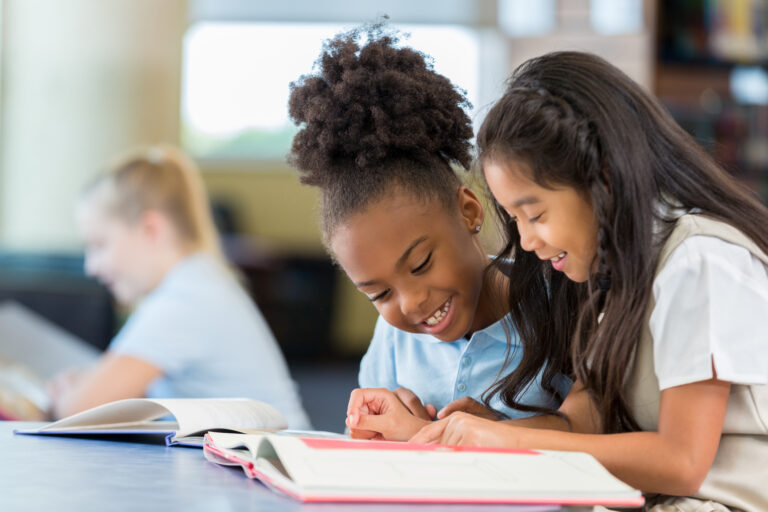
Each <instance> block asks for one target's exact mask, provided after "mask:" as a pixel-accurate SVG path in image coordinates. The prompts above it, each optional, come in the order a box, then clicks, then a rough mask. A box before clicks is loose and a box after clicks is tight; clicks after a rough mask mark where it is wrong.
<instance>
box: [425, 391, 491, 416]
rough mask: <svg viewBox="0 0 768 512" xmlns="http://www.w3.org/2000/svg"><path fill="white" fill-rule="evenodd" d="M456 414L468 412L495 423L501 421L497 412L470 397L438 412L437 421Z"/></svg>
mask: <svg viewBox="0 0 768 512" xmlns="http://www.w3.org/2000/svg"><path fill="white" fill-rule="evenodd" d="M454 412H466V413H469V414H472V415H474V416H478V417H480V418H485V419H487V420H493V421H497V420H499V419H500V418H499V415H498V413H497V412H496V411H494V410H493V409H489V408H488V407H486V406H484V405H483V404H481V403H480V402H478V401H477V400H475V399H473V398H470V397H468V396H465V397H464V398H459V399H458V400H454V401H453V402H451V403H449V404H448V405H446V406H445V407H443V408H442V409H440V410H439V411H438V412H437V419H439V420H442V419H443V418H447V417H448V416H450V415H451V414H452V413H454Z"/></svg>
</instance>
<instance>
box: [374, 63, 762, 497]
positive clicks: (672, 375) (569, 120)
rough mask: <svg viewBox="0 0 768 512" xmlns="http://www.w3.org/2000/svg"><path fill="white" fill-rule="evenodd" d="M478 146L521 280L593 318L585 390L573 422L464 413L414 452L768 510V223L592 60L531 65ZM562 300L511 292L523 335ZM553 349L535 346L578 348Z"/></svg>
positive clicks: (683, 138)
mask: <svg viewBox="0 0 768 512" xmlns="http://www.w3.org/2000/svg"><path fill="white" fill-rule="evenodd" d="M478 145H479V148H480V160H481V163H482V169H483V173H484V176H485V179H486V181H487V184H488V186H489V188H490V190H491V192H492V193H493V195H494V197H495V199H496V201H497V202H498V205H499V206H500V209H501V214H502V216H503V218H504V220H505V221H506V225H507V232H508V240H509V245H508V247H507V252H505V254H510V255H511V257H512V258H514V261H515V263H514V266H515V267H516V268H515V274H516V275H517V274H523V275H527V274H532V275H536V276H538V280H539V281H540V282H544V283H550V284H552V283H554V279H555V278H556V277H557V276H561V275H565V276H567V277H568V279H569V280H570V283H567V286H569V287H571V288H575V289H580V290H581V292H582V293H580V294H576V295H575V297H576V299H575V300H573V301H571V302H570V303H569V304H568V305H569V307H567V308H561V309H559V310H556V311H559V312H560V314H562V315H568V314H572V315H577V318H578V325H577V328H576V329H575V333H574V336H573V338H572V339H571V347H570V354H571V357H572V363H573V369H574V373H575V376H576V382H575V383H574V386H573V388H572V390H571V392H570V394H569V395H568V397H567V398H566V399H565V401H564V402H563V404H562V406H561V407H560V409H559V413H560V415H545V416H541V417H539V418H537V419H529V420H528V421H527V423H526V424H525V425H521V424H516V422H515V421H511V422H508V423H500V422H493V423H492V422H487V421H484V420H482V419H478V418H474V417H471V416H468V415H465V414H462V413H456V414H454V415H452V416H451V417H449V418H448V419H446V420H443V421H441V422H437V423H434V424H432V425H429V426H427V427H426V428H424V429H423V430H422V431H421V432H420V433H419V434H418V435H416V436H415V437H414V438H413V440H414V441H417V442H432V441H440V442H443V443H449V444H471V445H482V446H503V447H514V448H540V449H555V450H578V451H586V452H589V453H591V454H592V455H594V456H595V457H596V458H597V459H598V460H599V461H600V462H602V463H603V464H604V465H605V466H606V467H607V468H608V469H609V470H610V471H611V472H612V473H613V474H614V475H616V476H617V477H619V478H621V479H622V480H624V481H626V482H627V483H629V484H630V485H633V486H635V487H637V488H639V489H641V490H643V491H645V492H647V493H652V494H650V495H649V497H648V501H647V503H648V505H647V508H649V509H653V510H659V511H667V510H669V511H699V510H702V511H704V510H706V511H710V510H715V511H721V510H729V509H730V508H731V507H732V508H733V509H737V510H747V511H752V512H757V511H764V510H768V488H767V487H766V482H768V331H767V330H766V324H765V321H766V320H765V319H766V318H768V270H767V267H768V256H767V255H766V254H767V253H768V209H766V207H765V206H763V205H762V204H761V203H760V202H759V201H758V200H757V199H756V198H755V197H753V195H752V194H750V193H749V192H747V191H746V189H744V188H743V187H742V186H740V185H739V184H737V183H736V181H735V180H734V179H733V178H732V177H730V176H729V175H727V174H726V173H725V172H724V171H723V170H722V169H721V168H720V167H719V166H718V165H717V164H715V163H714V162H713V161H712V160H711V159H710V158H709V157H708V156H707V154H706V153H705V152H704V151H703V150H702V149H701V148H700V147H699V146H698V145H697V144H696V143H695V142H694V141H693V139H692V138H691V137H690V136H689V135H687V134H686V133H685V132H684V131H683V130H682V129H681V128H680V127H679V126H678V125H677V124H676V123H675V122H674V120H673V119H672V118H671V117H670V115H669V114H668V113H667V112H666V111H665V110H664V109H663V107H661V105H660V104H659V103H658V102H657V101H656V100H655V99H654V98H652V97H651V96H650V95H649V94H648V93H647V92H645V91H644V90H643V89H641V88H640V87H639V86H638V85H637V84H635V83H634V82H632V81H631V80H630V79H629V78H628V77H627V76H626V75H624V74H623V73H622V72H620V71H619V70H618V69H616V68H615V67H614V66H612V65H610V64H608V63H607V62H605V61H604V60H602V59H600V58H598V57H596V56H593V55H589V54H583V53H576V52H563V53H553V54H548V55H544V56H542V57H540V58H536V59H532V60H530V61H528V62H526V63H525V64H523V65H522V66H521V67H520V68H518V70H517V71H516V72H515V73H514V75H513V77H512V78H511V80H510V82H509V86H508V89H507V91H506V94H505V95H504V97H503V98H502V99H501V100H500V101H499V102H498V103H497V104H496V105H495V106H494V107H493V108H492V109H491V111H490V112H489V114H488V116H487V118H486V119H485V121H484V123H483V125H482V128H481V129H480V133H479V134H478ZM510 251H511V252H510ZM550 291H551V292H552V297H553V300H559V301H561V302H563V303H564V304H565V303H567V301H566V300H565V299H563V298H562V297H560V296H559V293H560V290H559V289H558V287H557V286H550ZM545 294H547V287H534V288H525V287H523V286H520V285H519V284H518V283H517V282H515V281H514V280H513V281H511V283H510V287H509V301H510V307H511V309H512V311H513V316H514V318H515V322H516V324H518V325H520V324H521V323H523V324H526V325H532V326H540V325H541V324H542V322H545V321H550V320H553V318H544V317H543V316H542V314H541V313H540V312H539V311H538V310H537V307H536V304H537V300H543V299H542V296H543V295H545ZM554 320H556V318H555V319H554ZM552 334H553V333H551V332H550V331H547V330H546V329H541V328H536V329H533V330H526V331H523V332H522V333H521V337H522V340H523V346H524V347H525V349H536V347H541V349H542V350H545V351H551V350H554V349H553V348H552V347H558V346H559V347H562V348H561V350H563V351H565V350H567V347H568V340H567V339H563V338H560V337H558V336H556V335H552ZM515 377H516V378H517V377H520V376H519V375H518V376H515ZM516 385H517V382H516V381H514V380H512V379H510V380H508V381H507V383H506V387H507V388H508V389H514V388H515V386H516ZM365 423H366V422H365V421H363V422H360V424H361V425H365ZM521 426H528V427H530V426H535V427H540V428H521ZM363 428H364V427H363Z"/></svg>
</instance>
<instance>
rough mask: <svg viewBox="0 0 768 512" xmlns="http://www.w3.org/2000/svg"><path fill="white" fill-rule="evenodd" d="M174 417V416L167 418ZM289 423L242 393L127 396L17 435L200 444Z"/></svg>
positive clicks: (22, 431) (274, 411) (268, 406)
mask: <svg viewBox="0 0 768 512" xmlns="http://www.w3.org/2000/svg"><path fill="white" fill-rule="evenodd" d="M168 416H173V418H174V420H171V421H169V420H167V419H165V418H167V417H168ZM286 426H287V422H286V421H285V418H284V417H283V415H282V414H280V413H279V412H278V411H277V409H275V408H274V407H272V406H271V405H269V404H266V403H264V402H259V401H257V400H248V399H241V398H231V399H226V398H162V399H160V398H158V399H153V398H129V399H126V400H118V401H116V402H110V403H107V404H104V405H99V406H97V407H93V408H92V409H88V410H87V411H83V412H79V413H77V414H73V415H72V416H68V417H66V418H63V419H61V420H59V421H55V422H53V423H49V424H47V425H45V426H43V427H41V428H38V429H17V430H15V431H14V432H15V433H17V434H48V435H50V434H59V435H61V434H69V435H86V434H88V435H90V434H159V435H165V436H166V438H165V439H166V444H168V445H169V446H170V445H186V446H202V445H203V435H204V434H205V433H206V432H208V431H209V430H228V431H236V432H255V431H265V430H267V431H274V430H280V429H284V428H286Z"/></svg>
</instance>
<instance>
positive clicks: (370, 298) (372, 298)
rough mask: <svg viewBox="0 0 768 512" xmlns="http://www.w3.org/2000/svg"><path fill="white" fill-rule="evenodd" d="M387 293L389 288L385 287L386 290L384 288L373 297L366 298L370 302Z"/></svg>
mask: <svg viewBox="0 0 768 512" xmlns="http://www.w3.org/2000/svg"><path fill="white" fill-rule="evenodd" d="M388 293H389V288H387V289H386V290H384V291H383V292H381V293H380V294H378V295H376V296H375V297H368V300H370V301H371V302H376V301H377V300H379V299H381V298H382V297H384V296H385V295H386V294H388Z"/></svg>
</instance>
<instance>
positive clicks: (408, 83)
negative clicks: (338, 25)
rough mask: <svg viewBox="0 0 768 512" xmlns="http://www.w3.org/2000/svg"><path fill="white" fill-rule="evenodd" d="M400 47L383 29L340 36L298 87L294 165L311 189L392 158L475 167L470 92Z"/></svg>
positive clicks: (293, 100)
mask: <svg viewBox="0 0 768 512" xmlns="http://www.w3.org/2000/svg"><path fill="white" fill-rule="evenodd" d="M363 38H365V39H366V41H365V44H361V43H360V41H361V40H362V39H363ZM398 43H399V37H398V36H397V34H396V33H394V32H392V31H385V30H384V28H383V24H381V23H379V24H376V25H372V26H370V27H363V28H362V29H356V30H352V31H350V32H346V33H342V34H339V35H337V36H336V37H334V38H333V39H331V40H329V41H327V42H326V43H325V44H324V45H323V51H322V53H321V55H320V57H319V58H318V60H317V62H316V63H315V66H316V72H315V73H313V74H309V75H304V76H302V77H301V78H299V80H297V81H296V82H294V83H292V84H291V95H290V99H289V113H290V116H291V118H292V119H293V121H294V122H296V123H297V124H299V125H301V130H300V131H299V132H298V133H297V134H296V136H295V137H294V139H293V144H292V148H291V153H290V155H289V158H288V160H289V162H290V163H291V164H292V165H293V166H295V167H297V168H298V169H299V170H300V171H302V172H303V176H302V181H303V182H304V183H309V184H314V185H320V186H322V185H323V184H324V183H327V181H328V180H329V179H331V178H332V177H333V176H334V175H338V174H339V173H345V174H346V173H350V172H361V171H364V172H367V171H379V172H381V171H383V170H385V167H386V163H387V162H388V161H390V160H392V159H407V160H411V161H415V162H419V163H422V164H424V165H427V166H429V165H434V162H435V159H436V158H438V159H442V160H443V161H455V162H458V163H460V164H461V165H463V166H464V167H469V164H470V161H471V143H470V139H471V138H472V124H471V121H470V119H469V117H468V116H467V114H466V112H465V111H464V108H466V107H469V106H470V105H469V102H468V101H467V99H466V97H465V95H464V93H463V91H460V90H458V89H457V88H455V87H454V86H453V85H452V84H451V82H450V81H449V80H448V79H447V78H446V77H444V76H443V75H440V74H438V73H436V72H435V71H434V69H433V67H432V64H431V62H430V61H429V60H428V58H426V57H425V56H424V55H423V54H422V53H420V52H418V51H416V50H414V49H412V48H408V47H398Z"/></svg>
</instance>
